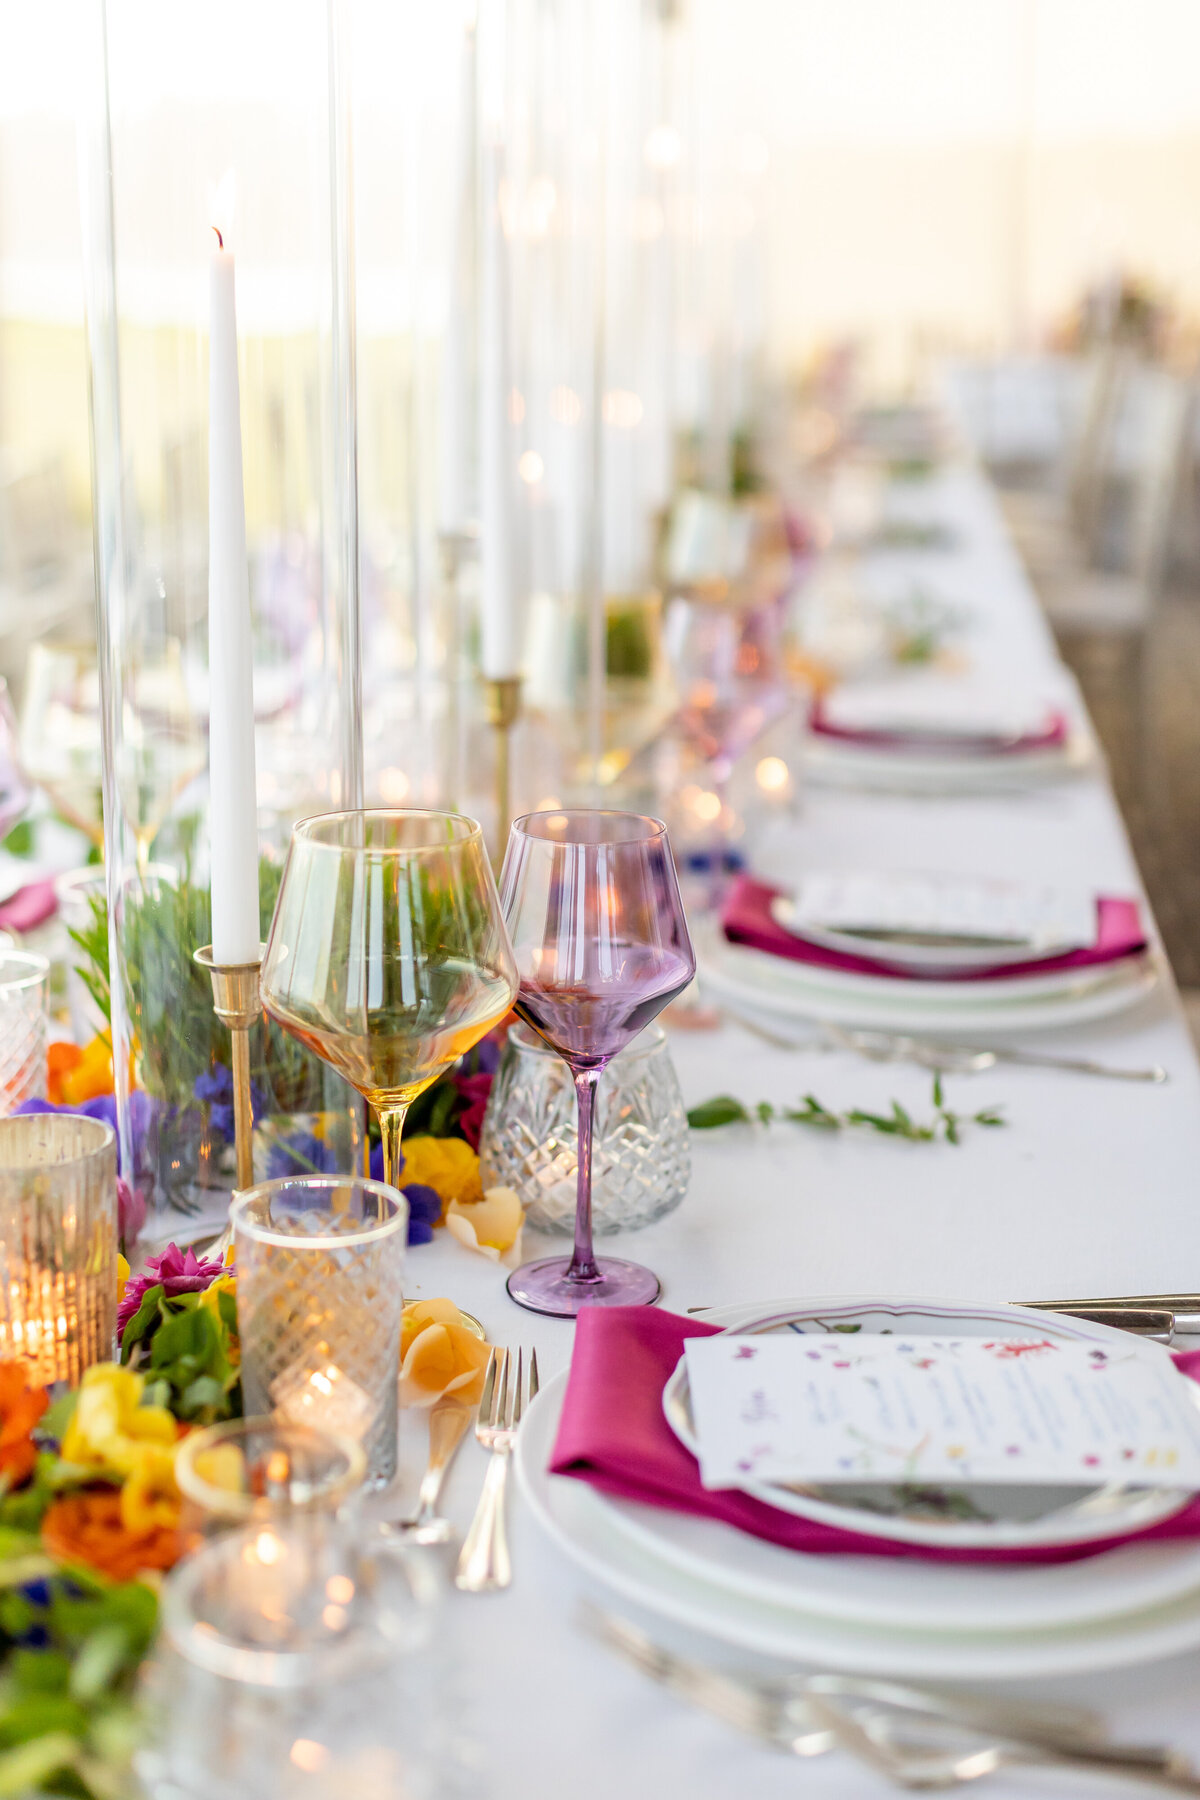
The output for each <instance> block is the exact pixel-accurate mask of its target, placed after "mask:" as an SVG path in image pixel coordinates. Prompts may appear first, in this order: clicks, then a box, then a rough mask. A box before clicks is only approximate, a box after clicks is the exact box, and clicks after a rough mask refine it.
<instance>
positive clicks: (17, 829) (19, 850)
mask: <svg viewBox="0 0 1200 1800" xmlns="http://www.w3.org/2000/svg"><path fill="white" fill-rule="evenodd" d="M4 848H5V849H6V850H7V851H8V854H9V855H10V856H32V855H33V822H32V820H30V819H22V820H21V822H20V824H18V825H14V826H13V828H12V830H11V831H10V832H9V834H8V836H7V837H6V838H5V839H4Z"/></svg>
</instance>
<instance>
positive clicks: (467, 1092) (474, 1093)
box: [454, 1072, 495, 1151]
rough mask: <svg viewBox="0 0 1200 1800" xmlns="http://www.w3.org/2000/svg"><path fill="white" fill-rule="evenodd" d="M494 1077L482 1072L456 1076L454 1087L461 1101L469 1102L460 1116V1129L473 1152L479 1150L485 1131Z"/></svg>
mask: <svg viewBox="0 0 1200 1800" xmlns="http://www.w3.org/2000/svg"><path fill="white" fill-rule="evenodd" d="M494 1079H495V1077H494V1076H492V1075H489V1074H486V1073H483V1072H481V1073H480V1074H478V1075H456V1076H455V1077H454V1085H455V1087H456V1088H457V1089H458V1092H459V1096H460V1098H461V1099H463V1100H465V1101H466V1102H467V1104H466V1106H465V1107H464V1109H463V1111H462V1112H461V1113H460V1114H459V1116H458V1129H459V1130H460V1131H461V1132H462V1134H463V1136H464V1137H465V1138H466V1140H467V1142H468V1144H470V1146H471V1148H472V1150H475V1151H477V1150H478V1149H479V1138H480V1134H481V1132H482V1131H483V1115H484V1113H486V1111H487V1103H488V1095H489V1094H490V1093H491V1091H492V1082H493V1080H494Z"/></svg>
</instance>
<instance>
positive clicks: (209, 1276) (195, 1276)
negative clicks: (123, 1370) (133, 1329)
mask: <svg viewBox="0 0 1200 1800" xmlns="http://www.w3.org/2000/svg"><path fill="white" fill-rule="evenodd" d="M228 1273H229V1270H228V1268H227V1266H226V1264H225V1263H223V1262H219V1261H218V1260H217V1259H216V1258H215V1257H204V1258H200V1257H197V1255H196V1252H195V1251H194V1250H190V1249H189V1250H187V1251H186V1252H185V1251H183V1250H181V1249H180V1248H179V1245H178V1244H168V1245H167V1247H166V1249H165V1250H164V1251H163V1253H162V1255H161V1256H152V1257H151V1258H150V1260H149V1261H148V1262H147V1264H146V1267H145V1269H144V1270H143V1271H142V1272H141V1274H139V1275H131V1276H130V1277H129V1280H128V1281H127V1282H126V1284H125V1297H124V1299H123V1300H122V1301H121V1304H120V1305H119V1306H118V1308H117V1342H118V1343H120V1341H121V1339H122V1338H123V1337H124V1335H125V1327H126V1326H127V1325H128V1323H129V1321H130V1319H132V1318H133V1316H134V1314H135V1313H136V1312H137V1309H138V1307H139V1306H140V1305H141V1304H142V1300H143V1299H144V1297H145V1295H146V1292H147V1290H148V1289H150V1288H152V1287H162V1288H163V1290H164V1292H165V1293H166V1295H167V1297H168V1299H170V1298H171V1297H172V1296H173V1295H175V1294H199V1293H202V1292H203V1290H204V1289H205V1288H206V1287H211V1285H212V1283H213V1282H214V1281H215V1280H216V1279H217V1277H218V1275H227V1274H228Z"/></svg>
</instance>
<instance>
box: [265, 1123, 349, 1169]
mask: <svg viewBox="0 0 1200 1800" xmlns="http://www.w3.org/2000/svg"><path fill="white" fill-rule="evenodd" d="M337 1163H338V1159H337V1155H336V1153H335V1151H334V1149H333V1147H332V1145H330V1144H327V1143H325V1142H324V1140H323V1139H321V1138H319V1137H316V1136H314V1134H313V1133H312V1132H311V1131H293V1132H292V1134H291V1135H290V1137H285V1138H280V1139H279V1141H278V1142H277V1143H274V1144H272V1145H271V1148H270V1150H269V1151H268V1152H267V1179H268V1181H279V1180H282V1178H283V1177H284V1176H285V1175H336V1174H337Z"/></svg>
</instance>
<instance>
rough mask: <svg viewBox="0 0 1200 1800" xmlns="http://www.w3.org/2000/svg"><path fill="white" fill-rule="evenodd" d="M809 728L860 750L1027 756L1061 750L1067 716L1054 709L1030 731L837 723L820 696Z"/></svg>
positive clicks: (816, 733)
mask: <svg viewBox="0 0 1200 1800" xmlns="http://www.w3.org/2000/svg"><path fill="white" fill-rule="evenodd" d="M808 728H809V730H810V731H811V732H812V733H813V734H814V736H816V737H822V738H835V739H837V740H838V742H839V743H844V744H850V745H852V746H855V747H857V748H859V749H862V750H898V751H902V752H905V751H906V752H908V753H910V754H912V755H916V756H1029V755H1031V754H1032V753H1033V752H1035V751H1038V750H1060V749H1061V748H1062V747H1063V745H1064V744H1065V743H1066V741H1067V730H1068V724H1067V717H1066V714H1065V713H1062V712H1058V711H1054V712H1051V713H1049V714H1048V715H1047V718H1046V722H1045V724H1044V725H1041V726H1039V727H1037V728H1036V729H1035V730H1032V731H1018V732H1011V731H971V730H968V729H962V730H956V729H954V728H953V727H950V728H949V729H939V728H938V727H937V726H936V725H935V724H934V723H933V722H932V721H931V722H930V724H929V725H928V726H922V725H919V724H916V723H914V724H912V725H900V724H897V725H890V726H883V725H878V726H875V725H839V724H838V723H837V722H836V721H835V720H833V719H831V718H830V716H829V712H828V708H827V707H826V705H825V702H824V701H823V700H819V699H818V700H817V701H815V702H814V704H813V708H812V711H811V712H810V714H809V718H808Z"/></svg>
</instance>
